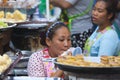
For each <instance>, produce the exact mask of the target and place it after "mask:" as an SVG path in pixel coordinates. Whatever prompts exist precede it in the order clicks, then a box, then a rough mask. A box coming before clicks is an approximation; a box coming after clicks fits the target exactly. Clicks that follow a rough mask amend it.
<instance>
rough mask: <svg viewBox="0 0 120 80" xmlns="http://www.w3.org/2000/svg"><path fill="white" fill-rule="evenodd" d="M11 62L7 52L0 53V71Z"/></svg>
mask: <svg viewBox="0 0 120 80" xmlns="http://www.w3.org/2000/svg"><path fill="white" fill-rule="evenodd" d="M11 63H12V60H11V58H10V57H9V56H8V55H7V54H3V56H1V55H0V73H2V72H3V71H4V70H6V69H7V68H8V67H9V65H10V64H11Z"/></svg>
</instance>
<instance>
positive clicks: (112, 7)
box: [97, 0, 119, 21]
mask: <svg viewBox="0 0 120 80" xmlns="http://www.w3.org/2000/svg"><path fill="white" fill-rule="evenodd" d="M98 1H104V2H105V3H106V4H107V7H106V10H107V13H108V15H109V14H113V16H112V17H111V18H110V21H113V20H114V19H115V17H116V16H117V13H118V12H119V11H118V2H119V1H118V0H97V2H98Z"/></svg>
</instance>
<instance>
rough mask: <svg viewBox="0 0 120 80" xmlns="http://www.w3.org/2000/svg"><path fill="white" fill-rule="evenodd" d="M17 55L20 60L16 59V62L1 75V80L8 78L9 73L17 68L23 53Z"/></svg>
mask: <svg viewBox="0 0 120 80" xmlns="http://www.w3.org/2000/svg"><path fill="white" fill-rule="evenodd" d="M16 55H18V58H16V59H15V60H14V62H13V63H12V64H11V65H10V66H9V67H8V68H7V69H6V70H5V71H4V72H3V73H2V74H1V75H0V80H4V79H5V78H6V76H7V75H8V73H9V72H10V71H11V70H12V69H13V68H14V67H15V65H16V64H17V63H18V62H19V60H20V59H21V57H22V56H23V55H22V52H21V51H19V52H17V53H16Z"/></svg>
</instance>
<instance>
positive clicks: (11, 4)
mask: <svg viewBox="0 0 120 80" xmlns="http://www.w3.org/2000/svg"><path fill="white" fill-rule="evenodd" d="M46 1H47V2H46V4H48V0H46ZM39 4H40V1H39V0H2V1H1V0H0V22H3V23H4V24H7V26H6V27H4V28H3V27H0V54H1V55H0V56H2V55H3V54H7V55H8V56H9V57H10V58H11V59H12V63H11V64H10V65H9V66H8V67H7V68H6V70H4V71H3V72H2V73H0V79H3V78H5V77H6V78H7V80H11V79H13V80H21V79H22V80H26V79H31V80H33V79H38V78H35V77H34V78H33V77H32V78H31V77H27V76H28V75H27V70H26V69H27V62H28V59H29V57H30V55H31V54H32V53H33V52H34V51H37V50H39V49H41V48H42V47H43V46H42V45H41V44H40V38H41V37H42V35H43V33H44V31H45V28H46V26H48V24H49V23H51V22H54V21H56V20H57V19H58V18H59V15H60V13H61V9H60V8H57V7H55V8H54V15H53V13H52V15H50V13H49V10H50V9H49V8H48V6H49V4H48V5H46V16H44V18H43V17H39V16H38V15H39V12H38V11H36V10H38V5H39ZM11 42H12V43H11ZM10 43H11V44H10ZM6 45H7V47H8V48H9V50H10V51H9V50H6V51H8V52H6V51H4V49H7V47H6ZM19 51H20V53H21V54H18V53H19ZM39 79H40V80H62V79H60V78H39Z"/></svg>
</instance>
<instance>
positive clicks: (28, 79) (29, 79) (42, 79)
mask: <svg viewBox="0 0 120 80" xmlns="http://www.w3.org/2000/svg"><path fill="white" fill-rule="evenodd" d="M6 80H63V79H61V78H54V77H52V78H47V77H39V78H38V77H28V76H14V77H8V78H7V79H6Z"/></svg>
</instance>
